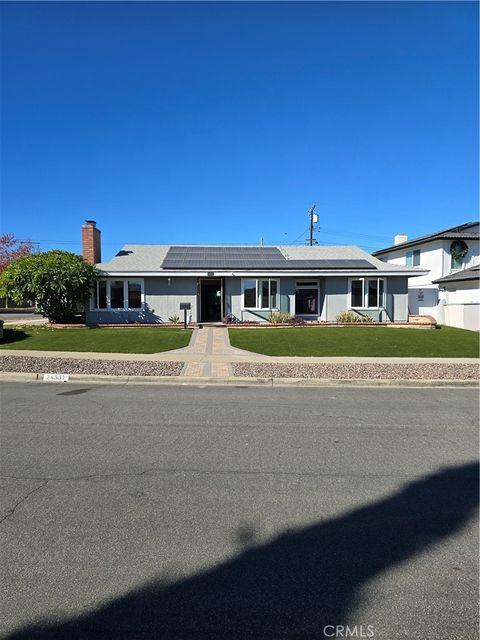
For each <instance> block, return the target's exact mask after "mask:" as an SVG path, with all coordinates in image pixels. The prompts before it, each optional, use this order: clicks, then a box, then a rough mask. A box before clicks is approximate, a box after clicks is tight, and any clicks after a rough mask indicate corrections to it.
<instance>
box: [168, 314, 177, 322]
mask: <svg viewBox="0 0 480 640" xmlns="http://www.w3.org/2000/svg"><path fill="white" fill-rule="evenodd" d="M168 320H169V322H171V323H172V324H179V322H180V318H179V317H178V316H177V315H175V316H170V317H169V318H168Z"/></svg>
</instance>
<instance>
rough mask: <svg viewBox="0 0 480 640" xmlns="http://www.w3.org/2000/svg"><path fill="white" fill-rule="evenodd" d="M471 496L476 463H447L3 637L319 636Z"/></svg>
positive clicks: (441, 531) (446, 530) (463, 514)
mask: <svg viewBox="0 0 480 640" xmlns="http://www.w3.org/2000/svg"><path fill="white" fill-rule="evenodd" d="M477 503H478V471H477V465H476V464H473V463H472V464H467V465H464V466H460V467H456V468H449V469H445V470H443V471H441V472H439V473H437V474H435V475H431V476H428V477H426V478H423V479H422V480H419V481H416V482H413V483H411V484H408V485H406V486H405V487H404V488H402V490H400V491H399V492H397V493H395V494H392V495H391V496H390V497H388V498H386V499H383V500H380V501H378V502H375V503H373V504H371V505H368V506H365V507H362V508H359V509H356V510H354V511H351V512H349V513H347V514H346V515H344V516H341V517H338V518H335V519H332V520H329V521H325V522H322V523H319V524H317V525H313V526H310V527H307V528H304V529H299V530H295V531H285V532H284V533H283V534H282V535H280V536H279V537H277V538H275V539H272V540H271V541H269V542H267V543H265V544H260V545H258V546H251V547H248V548H246V549H245V550H244V551H242V552H241V553H240V554H239V555H238V556H236V557H234V558H233V559H231V560H229V561H227V562H224V563H222V564H219V565H218V566H215V567H212V568H211V569H209V570H207V571H205V572H202V573H199V574H197V575H194V576H191V577H190V578H187V579H183V580H179V581H178V582H174V583H169V584H168V583H162V582H160V581H156V582H152V583H150V584H146V585H143V586H142V587H141V588H139V589H137V590H134V591H131V592H129V593H127V594H125V595H124V596H122V597H120V598H118V599H115V600H113V601H111V602H110V603H108V604H106V605H105V606H102V607H100V608H98V609H96V610H94V611H91V612H89V613H87V614H85V615H84V616H81V617H76V618H73V619H69V620H65V621H64V622H62V623H60V624H56V625H48V624H45V625H37V626H32V627H28V628H25V629H23V630H20V631H18V632H16V633H13V634H12V635H10V636H9V639H10V640H26V639H27V638H28V639H29V640H39V639H47V638H48V639H49V640H60V639H61V640H67V639H68V640H79V639H82V640H101V639H102V640H105V639H108V638H112V639H113V638H115V640H127V639H128V640H147V639H148V640H154V639H157V638H168V639H169V640H170V639H174V640H179V639H185V640H186V639H188V640H191V639H193V638H195V639H196V640H199V639H202V640H206V639H207V638H208V640H227V639H228V640H240V639H241V640H245V639H246V638H252V639H255V640H260V639H264V638H270V639H272V640H273V639H274V638H275V639H280V638H286V637H288V638H295V639H300V638H304V639H307V638H308V639H313V638H323V637H324V635H323V627H324V626H325V625H330V624H333V625H336V624H346V623H347V622H348V615H349V612H350V611H351V609H352V607H353V606H354V605H355V603H356V598H358V596H359V593H358V592H359V588H360V587H361V586H362V585H364V584H365V582H366V581H368V580H370V579H372V578H373V577H375V576H378V575H379V574H381V573H382V572H383V571H385V570H386V569H389V568H391V567H392V566H394V565H396V564H397V563H400V562H403V561H405V560H408V559H409V558H412V557H413V556H415V555H417V554H420V553H422V552H423V551H425V550H426V549H428V548H429V547H430V546H431V545H433V544H435V543H438V542H439V541H441V540H442V539H444V538H446V537H447V536H450V535H452V534H454V533H455V532H456V531H458V530H460V529H461V528H462V527H463V526H464V525H465V524H466V523H467V522H468V520H469V518H470V517H471V516H472V515H473V514H474V512H475V510H476V505H477ZM251 539H252V538H251V536H247V540H249V541H250V542H249V543H251ZM472 633H473V630H472Z"/></svg>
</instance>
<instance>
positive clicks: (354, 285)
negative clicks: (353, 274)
mask: <svg viewBox="0 0 480 640" xmlns="http://www.w3.org/2000/svg"><path fill="white" fill-rule="evenodd" d="M384 291H385V283H384V280H382V279H381V278H355V279H352V280H351V281H350V307H351V308H352V309H356V308H358V309H378V308H379V307H384V306H385V305H384Z"/></svg>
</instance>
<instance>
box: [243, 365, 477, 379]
mask: <svg viewBox="0 0 480 640" xmlns="http://www.w3.org/2000/svg"><path fill="white" fill-rule="evenodd" d="M232 368H233V375H234V376H238V377H244V378H328V379H334V380H354V379H362V380H381V379H386V380H478V377H479V367H478V365H476V364H465V363H464V364H462V363H459V364H456V363H450V362H446V363H445V364H442V363H431V364H429V363H425V364H421V363H418V364H414V363H412V364H385V363H378V364H375V363H371V364H370V363H365V364H360V363H359V364H355V363H351V364H269V363H258V364H253V363H252V364H250V363H245V364H243V363H240V364H232Z"/></svg>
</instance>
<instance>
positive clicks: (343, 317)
mask: <svg viewBox="0 0 480 640" xmlns="http://www.w3.org/2000/svg"><path fill="white" fill-rule="evenodd" d="M335 320H336V321H337V322H341V323H350V322H363V321H364V320H363V318H362V316H360V315H359V314H358V313H355V311H341V312H340V313H339V314H337V316H336V317H335Z"/></svg>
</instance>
